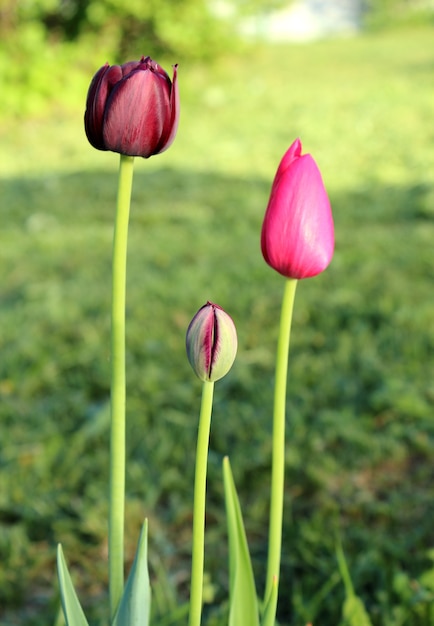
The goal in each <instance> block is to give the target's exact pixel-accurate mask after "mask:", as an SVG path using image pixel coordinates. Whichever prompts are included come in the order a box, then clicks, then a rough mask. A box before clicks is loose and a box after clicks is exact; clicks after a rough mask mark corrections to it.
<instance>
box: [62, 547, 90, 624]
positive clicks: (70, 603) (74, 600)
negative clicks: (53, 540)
mask: <svg viewBox="0 0 434 626" xmlns="http://www.w3.org/2000/svg"><path fill="white" fill-rule="evenodd" d="M57 575H58V577H59V585H60V598H61V601H62V608H63V614H64V616H65V620H66V624H67V626H88V623H87V620H86V617H85V615H84V613H83V609H82V608H81V605H80V601H79V599H78V597H77V594H76V592H75V589H74V585H73V584H72V580H71V576H70V574H69V571H68V566H67V565H66V561H65V557H64V556H63V550H62V546H61V545H60V543H59V545H58V546H57Z"/></svg>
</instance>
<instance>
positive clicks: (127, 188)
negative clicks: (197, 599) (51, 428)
mask: <svg viewBox="0 0 434 626" xmlns="http://www.w3.org/2000/svg"><path fill="white" fill-rule="evenodd" d="M133 166H134V157H128V156H124V155H121V158H120V165H119V187H118V197H117V208H116V220H115V229H114V237H113V266H112V272H113V274H112V310H111V314H112V327H111V426H110V501H109V547H108V550H109V592H110V619H111V621H113V618H114V616H115V613H116V609H117V607H118V604H119V601H120V599H121V596H122V592H123V587H124V511H125V293H126V269H127V241H128V221H129V213H130V202H131V188H132V182H133Z"/></svg>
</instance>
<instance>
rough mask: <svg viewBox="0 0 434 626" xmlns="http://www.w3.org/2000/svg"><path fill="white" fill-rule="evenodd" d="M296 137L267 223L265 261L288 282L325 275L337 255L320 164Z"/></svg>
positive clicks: (263, 245)
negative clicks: (305, 152) (305, 150)
mask: <svg viewBox="0 0 434 626" xmlns="http://www.w3.org/2000/svg"><path fill="white" fill-rule="evenodd" d="M301 151H302V146H301V142H300V140H299V139H296V140H295V141H294V143H293V144H292V145H291V146H290V148H289V149H288V151H287V152H286V154H285V155H284V157H283V159H282V161H281V162H280V165H279V167H278V170H277V173H276V176H275V178H274V182H273V185H272V188H271V195H270V200H269V202H268V207H267V211H266V213H265V218H264V222H263V225H262V235H261V248H262V254H263V256H264V259H265V261H266V262H267V263H268V264H269V265H271V267H272V268H273V269H275V270H276V271H277V272H279V273H280V274H283V276H286V277H287V278H295V279H298V278H310V277H312V276H316V275H317V274H319V273H320V272H322V271H324V270H325V268H326V267H327V266H328V264H329V263H330V261H331V259H332V256H333V251H334V228H333V217H332V212H331V207H330V202H329V199H328V196H327V192H326V190H325V188H324V183H323V180H322V177H321V173H320V171H319V169H318V166H317V164H316V163H315V161H314V159H313V158H312V157H311V155H310V154H304V155H302V154H301Z"/></svg>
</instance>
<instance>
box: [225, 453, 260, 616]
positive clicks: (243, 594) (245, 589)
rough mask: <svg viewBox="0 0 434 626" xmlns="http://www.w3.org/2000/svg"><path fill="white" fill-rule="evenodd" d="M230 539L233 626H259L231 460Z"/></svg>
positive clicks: (227, 484) (227, 490) (227, 489)
mask: <svg viewBox="0 0 434 626" xmlns="http://www.w3.org/2000/svg"><path fill="white" fill-rule="evenodd" d="M223 480H224V488H225V501H226V515H227V522H228V536H229V604H230V612H229V626H240V624H242V625H243V626H259V613H258V598H257V595H256V588H255V580H254V578H253V570H252V564H251V561H250V554H249V548H248V545H247V538H246V533H245V530H244V524H243V518H242V514H241V508H240V503H239V500H238V496H237V492H236V489H235V484H234V480H233V477H232V472H231V467H230V464H229V459H228V458H227V457H226V458H225V459H224V460H223Z"/></svg>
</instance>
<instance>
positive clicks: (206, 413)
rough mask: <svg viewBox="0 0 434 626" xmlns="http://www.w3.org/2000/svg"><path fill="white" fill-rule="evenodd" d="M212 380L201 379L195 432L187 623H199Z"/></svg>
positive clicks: (193, 624)
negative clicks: (200, 395)
mask: <svg viewBox="0 0 434 626" xmlns="http://www.w3.org/2000/svg"><path fill="white" fill-rule="evenodd" d="M213 393H214V383H213V382H209V381H205V382H204V383H203V389H202V403H201V407H200V417H199V431H198V435H197V450H196V469H195V477H194V504H193V548H192V563H191V582H190V590H191V591H190V618H189V626H200V618H201V613H202V591H203V563H204V543H205V498H206V470H207V462H208V445H209V431H210V427H211V412H212V398H213Z"/></svg>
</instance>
